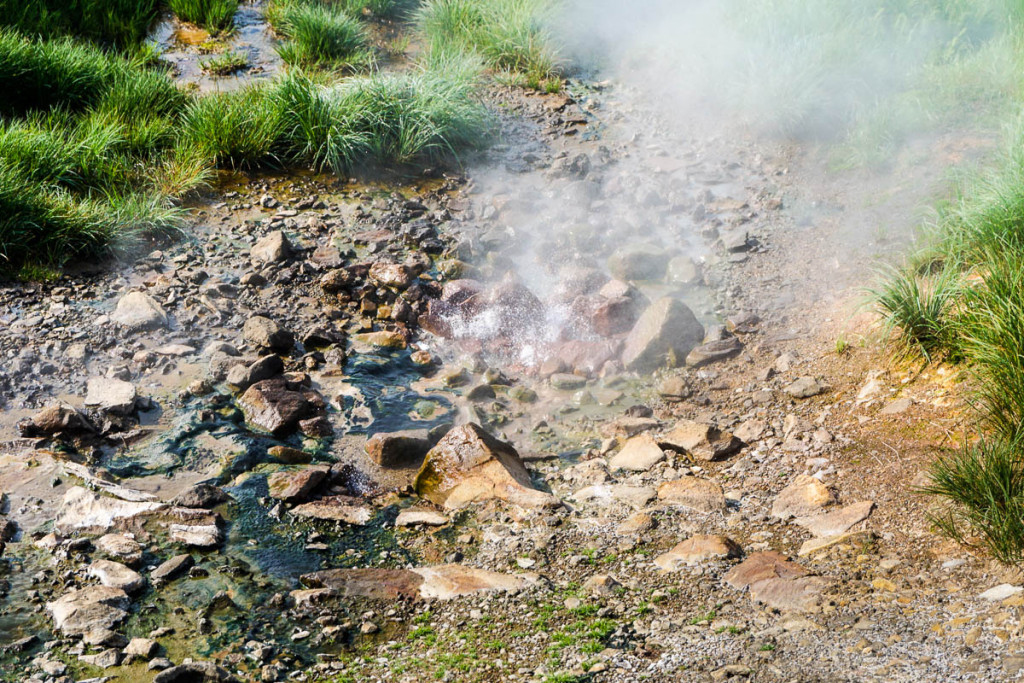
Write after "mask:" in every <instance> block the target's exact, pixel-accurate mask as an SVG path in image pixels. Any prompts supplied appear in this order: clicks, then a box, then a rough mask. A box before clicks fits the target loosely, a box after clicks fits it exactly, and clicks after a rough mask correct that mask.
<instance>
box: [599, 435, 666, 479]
mask: <svg viewBox="0 0 1024 683" xmlns="http://www.w3.org/2000/svg"><path fill="white" fill-rule="evenodd" d="M664 459H665V452H664V451H662V450H661V447H660V446H659V445H658V442H657V441H655V440H654V437H652V436H651V435H650V434H641V435H639V436H634V437H633V438H632V439H630V440H629V441H627V442H626V445H624V446H623V447H622V450H621V451H619V452H618V453H617V454H616V455H615V457H613V458H612V459H611V460H610V461H609V463H608V468H609V469H611V470H631V471H634V472H646V471H647V470H649V469H651V468H652V467H654V466H655V465H657V464H658V463H659V462H661V461H662V460H664Z"/></svg>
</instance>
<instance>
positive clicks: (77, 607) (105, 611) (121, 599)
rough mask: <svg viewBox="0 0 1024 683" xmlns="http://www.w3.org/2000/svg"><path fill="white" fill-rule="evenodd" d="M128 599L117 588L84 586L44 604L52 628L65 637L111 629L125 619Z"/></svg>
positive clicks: (125, 594)
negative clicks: (52, 625)
mask: <svg viewBox="0 0 1024 683" xmlns="http://www.w3.org/2000/svg"><path fill="white" fill-rule="evenodd" d="M128 605H129V600H128V595H127V593H125V592H124V591H123V590H121V589H120V588H111V587H108V586H87V587H85V588H80V589H78V590H73V591H71V592H70V593H66V594H64V595H62V596H61V597H60V598H58V599H57V600H54V601H53V602H48V603H46V611H48V612H49V613H50V614H51V616H53V623H54V626H56V627H57V629H59V630H60V631H62V632H63V633H64V635H66V636H73V635H82V634H84V633H86V632H88V631H90V630H92V629H112V628H114V627H115V626H117V625H118V624H120V623H121V622H122V621H123V620H124V619H125V618H126V617H127V616H128Z"/></svg>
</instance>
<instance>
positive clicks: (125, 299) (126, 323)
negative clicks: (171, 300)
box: [110, 292, 168, 331]
mask: <svg viewBox="0 0 1024 683" xmlns="http://www.w3.org/2000/svg"><path fill="white" fill-rule="evenodd" d="M110 319H111V320H112V321H113V322H115V323H117V324H118V325H121V326H122V327H126V328H128V329H129V330H133V331H135V330H153V329H156V328H159V327H167V325H168V322H167V313H165V312H164V309H163V308H162V307H161V306H160V304H158V303H157V302H156V300H155V299H154V298H153V297H151V296H149V295H148V294H145V293H143V292H128V293H127V294H125V295H124V296H122V297H121V298H120V299H119V300H118V302H117V307H116V308H115V309H114V312H113V313H112V314H111V315H110Z"/></svg>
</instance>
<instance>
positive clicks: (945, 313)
mask: <svg viewBox="0 0 1024 683" xmlns="http://www.w3.org/2000/svg"><path fill="white" fill-rule="evenodd" d="M961 291H962V284H961V280H960V277H959V275H958V274H957V273H956V272H955V271H954V270H952V269H942V270H940V271H939V272H938V273H935V274H928V273H925V274H922V273H920V272H918V271H916V270H913V269H908V268H904V269H892V270H890V271H889V273H888V274H887V276H886V279H885V280H884V281H883V282H882V284H880V285H879V286H877V287H876V288H875V289H874V290H872V291H871V296H872V298H873V300H874V306H875V309H876V310H877V311H878V313H879V314H880V315H881V317H882V320H883V321H884V324H885V327H886V330H887V332H888V334H889V336H890V339H891V340H892V341H893V342H895V348H896V349H897V350H898V352H899V354H900V355H904V356H906V355H913V354H919V355H921V356H923V357H924V358H926V359H929V360H931V359H934V358H937V357H938V356H941V355H942V354H955V353H956V350H957V337H956V334H955V333H954V332H953V318H954V315H955V311H956V305H957V303H958V301H959V295H960V292H961Z"/></svg>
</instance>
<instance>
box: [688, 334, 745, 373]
mask: <svg viewBox="0 0 1024 683" xmlns="http://www.w3.org/2000/svg"><path fill="white" fill-rule="evenodd" d="M742 350H743V344H742V343H741V342H740V340H739V339H737V338H736V337H726V338H725V339H722V340H719V341H713V342H710V343H707V344H701V345H700V346H698V347H697V348H695V349H694V350H693V351H690V353H689V354H687V356H686V364H687V365H688V366H689V367H691V368H702V367H704V366H705V365H711V364H712V363H717V362H718V361H722V360H726V359H728V358H732V357H733V356H737V355H739V353H740V351H742Z"/></svg>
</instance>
